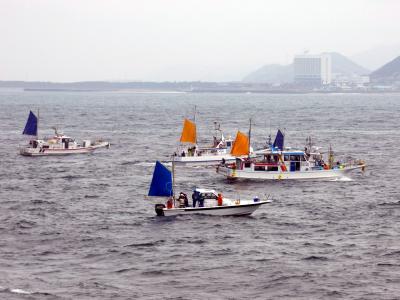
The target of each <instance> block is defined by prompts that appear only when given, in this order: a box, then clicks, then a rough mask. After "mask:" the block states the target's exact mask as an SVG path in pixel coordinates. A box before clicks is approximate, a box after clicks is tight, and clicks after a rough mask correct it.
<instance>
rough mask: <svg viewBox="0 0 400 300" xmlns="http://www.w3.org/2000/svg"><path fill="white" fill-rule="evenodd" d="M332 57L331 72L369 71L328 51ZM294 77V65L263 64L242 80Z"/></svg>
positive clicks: (276, 80)
mask: <svg viewBox="0 0 400 300" xmlns="http://www.w3.org/2000/svg"><path fill="white" fill-rule="evenodd" d="M329 54H330V55H331V57H332V73H339V74H342V75H346V76H351V75H354V74H355V75H367V74H369V73H370V71H369V70H368V69H366V68H364V67H362V66H360V65H358V64H356V63H355V62H353V61H351V60H350V59H348V58H347V57H346V56H344V55H342V54H340V53H337V52H329ZM293 78H294V67H293V64H290V65H277V64H273V65H265V66H263V67H261V68H259V69H258V70H256V71H254V72H252V73H250V74H249V75H247V76H246V77H245V78H243V81H244V82H265V83H271V84H274V83H290V82H292V81H293Z"/></svg>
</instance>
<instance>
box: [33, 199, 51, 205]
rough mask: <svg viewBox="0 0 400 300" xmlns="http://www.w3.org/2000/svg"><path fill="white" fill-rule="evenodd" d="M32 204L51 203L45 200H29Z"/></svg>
mask: <svg viewBox="0 0 400 300" xmlns="http://www.w3.org/2000/svg"><path fill="white" fill-rule="evenodd" d="M31 203H32V204H52V203H53V202H50V201H47V200H40V199H37V200H31Z"/></svg>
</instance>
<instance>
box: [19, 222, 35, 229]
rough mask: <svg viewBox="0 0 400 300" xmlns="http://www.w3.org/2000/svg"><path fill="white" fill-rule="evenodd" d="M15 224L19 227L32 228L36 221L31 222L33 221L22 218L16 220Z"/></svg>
mask: <svg viewBox="0 0 400 300" xmlns="http://www.w3.org/2000/svg"><path fill="white" fill-rule="evenodd" d="M16 225H17V226H18V227H19V228H22V229H28V228H32V227H33V226H35V225H36V223H35V222H33V221H27V220H22V221H19V222H17V224H16Z"/></svg>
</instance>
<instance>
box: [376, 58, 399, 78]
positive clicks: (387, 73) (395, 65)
mask: <svg viewBox="0 0 400 300" xmlns="http://www.w3.org/2000/svg"><path fill="white" fill-rule="evenodd" d="M370 79H371V82H375V83H384V84H394V83H400V56H398V57H396V58H395V59H393V60H392V61H390V62H388V63H387V64H386V65H384V66H383V67H381V68H379V69H378V70H376V71H374V72H372V73H371V75H370Z"/></svg>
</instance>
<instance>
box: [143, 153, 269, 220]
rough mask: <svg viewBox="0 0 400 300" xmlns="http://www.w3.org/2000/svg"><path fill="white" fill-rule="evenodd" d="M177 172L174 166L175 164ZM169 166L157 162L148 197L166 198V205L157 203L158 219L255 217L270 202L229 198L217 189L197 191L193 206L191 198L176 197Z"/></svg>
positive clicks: (183, 195) (195, 191)
mask: <svg viewBox="0 0 400 300" xmlns="http://www.w3.org/2000/svg"><path fill="white" fill-rule="evenodd" d="M172 170H174V163H173V165H172ZM173 173H174V172H173V171H172V172H171V171H170V170H169V169H168V168H167V167H165V166H164V165H163V164H161V163H160V162H159V161H157V162H156V166H155V169H154V173H153V179H152V181H151V185H150V190H149V193H148V196H153V197H166V198H167V199H168V200H167V201H166V203H165V204H156V205H155V211H156V214H157V215H158V216H177V215H192V214H202V215H214V216H245V215H251V214H252V213H253V212H254V211H255V210H256V209H258V208H259V207H260V206H261V205H263V204H266V203H269V202H271V201H270V200H268V199H266V200H260V199H259V198H257V197H256V198H254V199H252V200H242V199H229V198H225V197H223V196H222V194H218V193H217V192H216V191H214V190H208V189H198V188H196V189H195V190H194V191H193V194H192V200H193V203H192V206H189V201H188V198H187V195H186V194H184V193H180V196H179V197H178V198H176V197H175V194H174V184H173V182H174V180H173V178H174V175H173Z"/></svg>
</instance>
